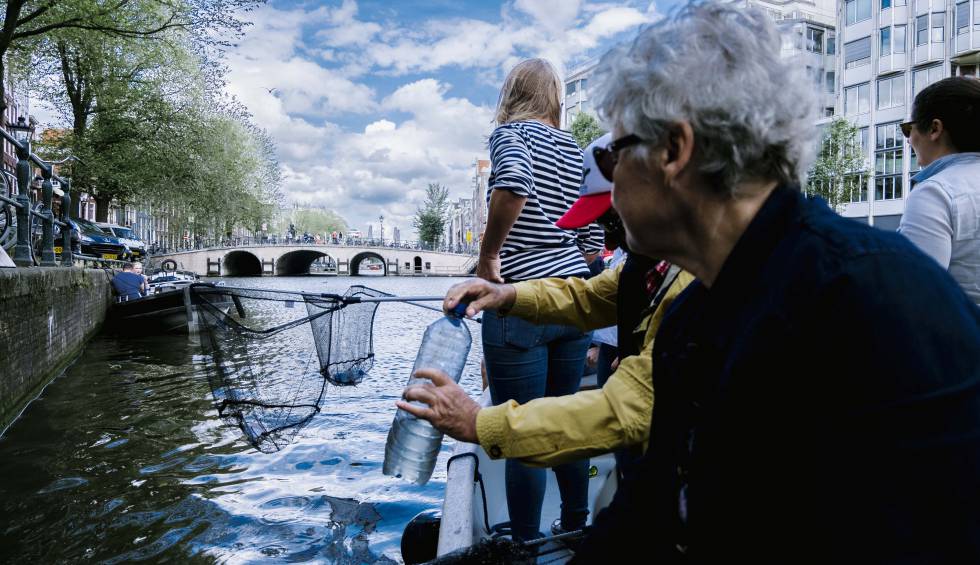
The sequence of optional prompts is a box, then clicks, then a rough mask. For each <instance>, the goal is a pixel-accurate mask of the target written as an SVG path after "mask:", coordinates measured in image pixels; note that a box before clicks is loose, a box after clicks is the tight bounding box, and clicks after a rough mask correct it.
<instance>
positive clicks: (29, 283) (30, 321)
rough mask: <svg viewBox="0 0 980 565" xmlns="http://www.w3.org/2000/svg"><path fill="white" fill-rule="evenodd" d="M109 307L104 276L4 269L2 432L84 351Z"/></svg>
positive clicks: (0, 280)
mask: <svg viewBox="0 0 980 565" xmlns="http://www.w3.org/2000/svg"><path fill="white" fill-rule="evenodd" d="M111 302H112V293H111V290H110V284H109V277H108V276H107V273H106V272H105V271H101V270H96V269H78V268H74V269H71V268H44V269H41V268H18V269H0V432H2V431H3V430H4V429H5V428H6V427H7V425H8V424H9V423H10V421H11V420H13V418H15V417H16V416H17V415H18V414H19V413H20V411H21V410H22V409H23V408H24V406H25V405H26V404H27V403H28V402H30V401H31V400H32V399H33V398H34V397H35V396H36V395H37V394H38V392H39V391H40V390H41V388H43V387H44V385H46V384H47V383H48V382H49V381H50V380H51V379H52V378H53V377H55V376H57V375H58V374H59V373H60V372H61V371H62V369H64V368H65V366H66V365H67V364H68V363H69V362H70V361H71V360H72V359H73V358H74V357H75V355H76V354H77V353H78V352H79V351H81V349H82V347H83V346H84V345H85V342H86V341H87V340H88V339H89V338H90V337H91V336H92V335H93V334H94V333H95V332H96V331H97V330H98V329H99V326H100V325H101V324H102V321H103V320H104V319H105V314H106V311H107V310H108V308H109V305H110V304H111Z"/></svg>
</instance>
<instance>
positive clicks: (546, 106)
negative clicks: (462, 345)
mask: <svg viewBox="0 0 980 565" xmlns="http://www.w3.org/2000/svg"><path fill="white" fill-rule="evenodd" d="M560 92H561V81H560V80H559V78H558V75H557V73H556V72H555V70H554V68H553V67H552V66H551V65H550V64H549V63H548V62H547V61H545V60H543V59H531V60H528V61H524V62H522V63H520V64H519V65H517V66H516V67H514V69H513V70H512V71H511V72H510V74H509V75H508V76H507V79H506V81H505V82H504V86H503V88H502V89H501V92H500V99H499V101H498V103H497V114H496V122H497V124H498V127H497V128H496V129H495V130H494V131H493V133H492V134H491V135H490V140H489V145H490V161H491V164H492V170H491V173H490V182H489V184H488V190H487V199H488V210H487V228H486V232H485V233H484V236H483V240H482V242H481V247H480V261H479V264H478V266H477V275H478V276H480V277H483V278H484V279H487V280H489V281H492V282H513V281H521V280H528V279H539V278H544V277H562V278H564V277H571V276H581V277H587V276H588V274H589V269H588V265H587V263H586V257H587V256H589V255H593V256H594V254H597V253H598V252H599V251H601V249H602V241H601V238H599V237H595V236H593V233H597V232H593V231H592V230H590V229H588V228H585V229H582V230H574V231H567V230H562V229H560V228H558V227H557V226H556V225H555V222H556V221H557V220H558V218H560V217H561V216H562V214H564V213H565V212H566V211H567V210H568V209H569V207H571V205H572V203H573V202H575V200H576V199H577V198H578V195H579V187H580V186H581V184H582V152H581V150H579V148H578V146H577V145H576V144H575V140H574V139H573V138H572V136H571V135H569V134H568V133H567V132H564V131H561V130H559V129H558V121H559V116H560V112H561V100H560ZM598 233H601V232H598ZM483 316H484V317H483V353H484V358H485V360H486V366H487V374H488V377H489V384H490V394H491V397H492V398H493V402H494V404H500V403H503V402H506V401H508V400H511V399H513V400H515V401H517V402H519V403H521V404H524V403H526V402H529V401H531V400H533V399H535V398H540V397H543V396H560V395H564V394H572V393H574V392H576V391H577V390H578V387H579V382H580V381H581V378H582V369H583V367H584V364H585V353H586V350H587V349H588V346H589V341H590V335H589V334H586V333H582V332H581V331H579V330H577V329H575V328H574V327H571V326H557V325H542V326H538V325H534V324H531V323H529V322H527V321H524V320H522V319H518V318H506V317H501V316H498V315H497V314H496V313H495V312H493V311H486V312H484V315H483ZM588 465H589V462H588V460H587V459H586V460H582V461H577V462H575V463H569V464H566V465H561V466H558V467H555V468H554V471H555V475H556V478H557V481H558V487H559V490H560V492H561V500H562V508H561V522H560V524H558V523H556V524H554V525H553V528H552V529H553V530H559V529H560V530H574V529H578V528H581V527H582V526H584V525H585V521H586V517H587V516H588V512H589V511H588V500H587V496H588V484H587V482H588ZM545 473H546V471H545V470H544V469H539V468H533V467H528V466H526V465H524V464H522V463H520V462H518V461H515V460H508V461H507V470H506V485H507V506H508V510H509V512H510V520H511V530H512V533H513V536H514V538H515V539H518V540H520V539H533V538H536V537H538V535H539V531H540V525H541V524H540V522H541V505H542V503H543V500H544V491H545V482H546V475H545Z"/></svg>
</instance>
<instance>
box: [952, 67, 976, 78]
mask: <svg viewBox="0 0 980 565" xmlns="http://www.w3.org/2000/svg"><path fill="white" fill-rule="evenodd" d="M956 74H957V75H958V76H961V77H976V76H977V66H976V65H959V66H957V67H956Z"/></svg>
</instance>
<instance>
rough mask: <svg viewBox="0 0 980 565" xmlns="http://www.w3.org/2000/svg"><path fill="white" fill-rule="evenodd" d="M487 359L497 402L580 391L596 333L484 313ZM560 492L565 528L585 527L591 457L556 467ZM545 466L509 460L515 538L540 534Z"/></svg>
mask: <svg viewBox="0 0 980 565" xmlns="http://www.w3.org/2000/svg"><path fill="white" fill-rule="evenodd" d="M482 332H483V357H484V360H485V361H486V366H487V378H488V379H489V384H490V396H491V398H492V399H493V403H494V405H497V404H501V403H503V402H506V401H507V400H510V399H513V400H516V401H517V402H519V403H521V404H524V403H526V402H529V401H531V400H534V399H535V398H541V397H543V396H561V395H565V394H573V393H575V392H577V391H578V387H579V384H580V382H581V380H582V369H583V367H584V366H585V353H586V350H587V349H588V347H589V343H590V341H591V334H589V333H583V332H582V331H580V330H578V329H576V328H574V327H571V326H558V325H540V326H539V325H535V324H532V323H530V322H527V321H525V320H522V319H520V318H516V317H503V318H502V317H500V316H498V315H497V314H496V312H492V311H485V312H484V314H483V328H482ZM554 472H555V478H556V479H557V482H558V491H559V493H560V494H561V521H562V528H564V529H566V530H574V529H578V528H581V527H582V526H584V525H585V519H586V518H587V517H588V515H589V501H588V494H589V485H588V481H589V477H588V473H589V460H588V459H582V460H579V461H575V462H573V463H566V464H564V465H558V466H557V467H554ZM545 473H546V471H545V469H541V468H536V467H528V466H527V465H524V464H523V463H520V462H518V461H516V460H513V459H508V460H507V463H506V485H507V508H508V511H509V513H510V522H511V531H512V532H513V536H514V538H515V539H524V540H526V539H534V538H536V537H538V535H539V526H540V524H541V505H542V504H543V503H544V491H545V485H546V482H547V475H546V474H545Z"/></svg>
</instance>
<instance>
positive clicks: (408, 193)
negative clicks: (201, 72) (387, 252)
mask: <svg viewBox="0 0 980 565" xmlns="http://www.w3.org/2000/svg"><path fill="white" fill-rule="evenodd" d="M668 9H669V5H668V4H667V3H665V2H660V3H656V4H655V3H653V2H650V1H649V0H628V1H622V2H592V1H587V0H581V1H580V0H506V1H504V2H490V1H478V0H470V1H455V0H421V1H420V0H415V1H411V2H392V1H381V0H361V1H359V2H358V1H355V0H331V1H317V2H313V1H308V2H295V1H292V2H289V1H280V0H273V1H272V2H270V3H269V4H268V5H266V6H264V7H262V8H261V9H259V10H257V11H255V12H254V13H252V14H250V19H251V21H252V22H253V24H252V26H250V28H249V29H248V31H247V33H246V35H245V37H244V39H243V40H242V41H241V42H240V43H239V45H238V46H237V47H236V48H235V49H234V50H232V51H231V52H230V53H229V54H228V63H229V68H230V74H229V76H228V91H229V92H230V93H231V94H233V95H235V96H236V97H238V99H239V100H241V101H242V102H243V103H244V104H245V105H246V106H247V107H248V109H249V110H250V112H251V113H252V115H253V117H254V119H255V121H256V123H257V124H258V125H259V126H260V127H262V128H264V129H266V130H267V131H269V133H270V134H271V135H272V136H273V138H274V139H275V140H276V143H277V145H278V152H279V159H280V162H281V163H282V166H283V171H284V178H285V183H284V187H283V188H284V190H285V192H286V194H287V197H288V198H289V199H290V200H291V201H293V202H298V203H304V204H313V205H318V206H324V207H328V208H331V209H334V210H336V211H337V212H339V213H340V214H341V215H343V216H344V217H345V218H346V219H347V220H348V222H349V223H350V224H351V227H352V228H355V229H360V230H362V231H366V230H367V226H368V224H369V223H372V222H377V217H378V215H379V214H384V216H385V218H386V220H385V228H386V229H385V231H386V232H388V233H390V231H389V230H390V227H391V226H393V225H396V226H398V227H399V228H400V229H401V230H402V233H403V234H404V236H405V237H412V234H411V232H412V229H411V217H412V215H413V213H414V210H415V208H416V206H418V204H419V203H420V202H421V200H422V196H423V192H424V189H425V187H426V185H427V184H428V183H429V182H439V183H442V184H445V185H447V186H449V187H450V191H451V194H452V195H453V196H454V197H459V196H468V195H469V193H470V191H471V177H472V174H473V170H472V163H473V160H474V159H476V158H479V157H484V158H485V156H486V150H485V148H484V143H485V139H486V135H487V134H489V132H490V130H491V129H492V125H491V117H492V107H493V105H494V103H495V102H496V98H497V92H498V89H499V86H500V84H501V82H502V80H503V78H504V75H505V73H506V72H507V70H509V69H510V68H511V67H512V66H513V65H514V64H516V63H517V62H519V61H520V60H522V59H524V58H527V57H533V56H543V57H546V58H548V59H550V60H551V61H552V62H553V63H554V64H555V65H556V66H557V67H558V68H559V69H560V70H561V71H562V72H565V71H566V70H568V69H572V68H574V67H575V66H576V65H579V64H581V63H583V62H585V61H587V60H589V59H590V58H592V57H595V56H597V55H600V54H601V53H602V52H603V51H605V50H606V49H608V47H609V46H611V45H612V44H613V43H615V42H617V41H622V40H625V39H628V38H629V37H631V36H632V35H633V34H634V33H635V32H636V30H637V29H638V27H639V26H641V25H643V24H644V23H647V22H650V21H652V20H654V19H656V18H657V17H658V14H659V13H663V12H665V11H666V10H668ZM269 89H274V90H271V91H270V90H269ZM376 229H377V225H376V224H375V230H376Z"/></svg>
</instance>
